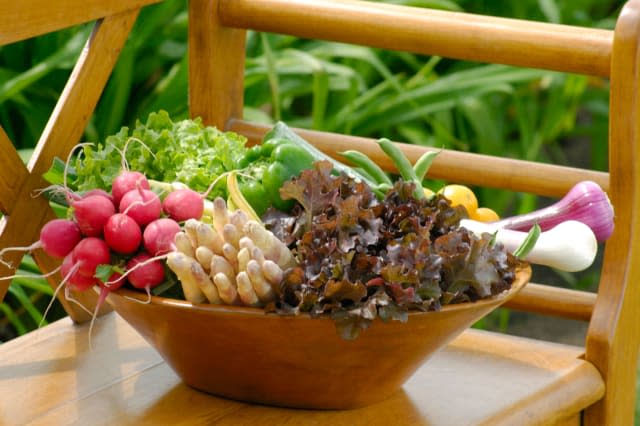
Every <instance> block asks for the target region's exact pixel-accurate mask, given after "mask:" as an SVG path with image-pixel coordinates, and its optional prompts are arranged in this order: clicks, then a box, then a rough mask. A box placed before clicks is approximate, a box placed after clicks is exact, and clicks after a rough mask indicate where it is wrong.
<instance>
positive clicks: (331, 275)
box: [0, 113, 613, 409]
mask: <svg viewBox="0 0 640 426" xmlns="http://www.w3.org/2000/svg"><path fill="white" fill-rule="evenodd" d="M244 142H245V141H244V140H243V138H242V137H240V136H239V135H236V134H231V133H224V132H220V131H218V130H216V129H213V128H208V127H204V126H202V124H201V123H200V122H199V121H197V120H184V121H180V122H173V121H171V120H170V118H169V117H168V115H167V114H166V113H158V114H152V115H150V117H149V119H148V121H147V123H146V124H142V123H138V125H137V127H136V129H134V131H133V133H131V134H129V132H128V129H126V128H123V130H122V131H121V132H119V133H118V134H117V135H114V136H112V137H110V138H108V139H107V143H106V144H105V145H104V146H102V145H100V146H98V147H96V148H93V147H90V146H85V147H84V149H83V155H82V156H79V157H78V158H77V159H76V161H75V163H74V164H73V166H70V165H69V164H64V163H62V162H61V161H59V162H58V163H57V169H56V167H55V166H56V164H54V167H53V168H52V170H50V171H49V172H48V173H47V175H46V176H45V177H46V178H47V180H49V182H51V183H52V184H54V190H53V191H52V193H53V194H52V195H53V197H52V198H51V201H52V202H53V203H54V204H55V203H59V204H60V206H61V209H62V213H63V215H64V216H65V218H64V219H62V218H61V219H56V220H55V221H51V222H50V223H49V224H47V225H46V226H45V227H44V228H43V230H42V232H41V234H40V241H38V242H36V243H34V244H33V245H32V246H30V247H26V248H13V249H27V250H32V249H37V248H42V249H43V250H44V251H45V252H46V253H47V254H49V255H50V256H52V257H57V258H59V259H61V261H62V266H61V268H60V272H61V275H62V276H63V280H62V282H61V283H60V288H62V287H63V286H64V288H65V294H68V295H70V293H69V292H70V291H85V290H88V289H90V288H95V289H96V290H97V291H98V292H99V294H100V296H99V300H98V303H97V307H96V312H97V308H98V307H99V306H100V304H101V303H103V302H104V301H105V300H108V302H109V303H110V304H111V305H112V306H113V308H114V310H115V311H116V312H117V313H118V314H120V315H121V316H122V317H123V318H124V319H125V320H126V321H128V322H129V323H130V324H131V325H132V326H133V327H134V328H135V329H136V330H137V331H138V332H139V333H140V334H141V335H142V336H144V338H145V339H146V340H147V341H148V342H149V343H150V344H151V345H152V346H153V347H154V348H155V349H156V350H157V351H158V352H159V353H160V354H161V355H162V357H163V358H164V359H165V360H166V361H167V363H168V364H169V365H170V366H171V367H172V368H173V369H174V370H175V371H176V373H177V374H178V375H179V376H180V377H181V378H182V380H183V381H184V382H185V383H187V384H188V385H190V386H193V387H194V388H196V389H200V390H202V391H205V392H209V393H212V394H215V395H219V396H223V397H228V398H234V399H238V400H242V401H249V402H257V403H263V404H272V405H279V406H288V407H299V408H319V409H343V408H353V407H359V406H363V405H367V404H371V403H374V402H376V401H379V400H381V399H383V398H385V397H386V396H388V395H390V394H391V393H393V392H394V391H396V390H397V389H398V388H399V387H401V386H402V384H403V383H404V381H405V380H406V379H407V378H409V377H410V376H411V374H412V373H413V372H414V371H415V370H416V369H417V368H418V367H419V366H420V365H421V364H422V363H423V362H424V361H425V360H426V359H428V357H429V356H430V355H431V354H433V353H434V352H435V351H437V350H438V349H439V348H441V347H442V346H444V345H445V344H447V342H449V341H451V340H452V339H454V338H455V337H456V336H457V335H459V334H460V333H461V332H462V331H464V330H465V329H466V328H467V327H469V326H470V325H471V324H473V323H474V322H475V321H477V320H479V319H480V318H482V317H483V316H484V315H487V314H488V313H489V312H491V311H492V310H493V309H495V308H496V307H498V306H500V305H501V304H502V303H504V302H505V301H507V300H509V299H510V298H512V297H514V296H515V295H516V294H517V292H518V291H520V290H521V289H522V288H523V287H524V286H525V285H526V283H527V282H528V280H529V277H530V275H531V269H530V268H529V264H528V263H527V260H529V259H530V260H531V261H532V262H533V261H535V263H541V264H546V265H550V266H553V267H557V268H563V269H564V270H567V271H574V270H579V269H581V268H584V267H586V266H588V265H589V264H590V262H592V261H593V258H594V257H595V253H596V250H597V241H596V237H595V235H594V233H593V232H592V228H594V227H595V228H597V229H598V230H600V231H602V232H601V233H600V235H601V237H602V238H606V236H607V235H608V234H609V233H610V231H611V229H612V223H611V220H612V219H611V218H612V217H613V212H612V208H611V206H610V203H609V202H608V199H607V198H606V195H605V194H603V193H602V191H601V190H600V189H599V188H596V187H597V185H595V184H583V185H582V186H581V187H580V188H579V189H576V190H573V191H572V193H571V194H573V195H571V194H570V195H571V197H572V199H571V200H562V201H561V202H560V203H559V204H558V205H556V206H553V207H550V208H547V209H545V210H543V211H540V212H538V213H534V214H532V215H527V216H526V217H518V218H514V219H512V220H511V221H508V220H507V222H505V221H504V220H503V221H500V222H493V223H491V224H485V223H480V222H478V220H479V218H478V217H477V216H474V213H477V212H478V211H479V210H480V209H478V208H477V201H474V202H473V203H471V204H469V205H466V206H465V205H464V204H462V203H457V202H456V201H455V200H453V198H455V197H454V196H453V195H452V194H450V193H449V192H448V191H446V190H445V191H438V193H433V192H431V191H428V190H427V189H426V188H423V187H422V182H423V181H424V178H425V174H426V173H427V170H428V168H429V164H430V162H431V161H432V160H433V158H434V156H435V155H436V153H433V152H428V153H426V154H425V155H423V156H422V157H421V158H420V159H418V161H417V162H416V163H415V164H414V165H411V164H410V163H409V161H408V159H407V158H406V157H405V156H404V155H403V154H402V152H401V151H400V150H399V149H398V147H397V146H396V145H395V144H393V143H392V142H390V141H388V140H381V141H379V142H378V143H379V146H380V148H381V149H382V150H383V151H384V152H385V153H386V154H387V155H388V156H389V157H390V158H391V159H392V160H393V162H394V164H395V165H396V167H397V170H398V172H399V175H398V176H390V175H388V174H387V173H386V172H384V171H383V170H382V169H380V168H379V167H378V166H377V165H376V164H375V163H374V162H373V161H371V160H370V159H368V158H367V157H366V156H364V155H363V154H361V153H359V152H357V151H347V152H345V153H341V154H342V155H343V156H344V158H346V159H347V160H348V161H349V162H350V163H351V164H352V166H353V167H349V166H347V165H345V164H343V163H340V162H338V161H336V160H335V159H332V158H330V157H328V156H327V155H325V154H323V153H321V152H320V151H318V149H317V148H315V147H313V146H312V145H310V144H309V143H308V142H306V141H304V140H302V139H301V138H300V137H299V136H297V135H296V134H295V133H293V132H292V131H291V130H290V129H288V128H287V127H286V126H285V125H284V124H283V123H279V124H277V125H276V126H275V127H274V129H273V130H272V131H271V132H269V133H268V134H267V135H266V136H265V140H264V141H263V143H262V144H260V145H256V146H253V147H251V148H246V147H245V146H244ZM56 170H57V172H56ZM54 178H55V179H54ZM60 183H62V185H60ZM67 183H68V184H67ZM455 187H456V188H463V189H465V191H466V195H468V196H466V197H464V198H465V199H469V198H471V199H472V200H474V197H473V194H472V192H471V190H469V189H468V188H465V187H462V186H461V185H455ZM449 188H451V187H449ZM443 189H447V187H445V188H443ZM596 190H598V191H596ZM56 195H57V197H56ZM574 199H575V200H574ZM574 201H575V202H574ZM578 205H584V207H585V208H586V209H587V210H584V209H582V208H580V211H581V212H583V210H584V212H583V213H582V214H581V215H580V217H584V218H592V217H594V216H595V217H602V218H606V221H604V220H603V221H600V222H602V223H595V224H593V223H591V224H589V223H587V224H585V223H583V222H581V221H576V220H565V219H564V218H565V217H566V216H567V215H568V213H571V212H569V211H568V210H569V207H570V210H571V211H572V212H575V211H576V209H577V208H578ZM595 207H598V208H599V209H600V210H601V211H602V214H600V213H598V214H595V215H594V214H591V213H590V212H592V211H594V208H595ZM559 216H562V218H563V219H562V223H560V224H557V222H558V217H559ZM469 218H471V219H475V220H469ZM530 223H535V224H537V225H536V226H533V227H532V228H531V231H530V232H529V233H527V232H523V231H524V230H526V229H527V228H529V227H530V226H529V225H528V224H530ZM603 223H604V224H605V225H606V226H600V225H602V224H603ZM596 225H597V226H596ZM561 226H565V228H563V229H560V227H561ZM567 226H568V228H567ZM540 228H542V230H541V229H540ZM542 231H544V232H542ZM562 233H564V234H570V235H571V238H564V237H561V235H562ZM578 236H582V237H581V238H578ZM536 241H538V242H539V243H540V244H538V245H536ZM559 243H563V244H565V245H563V246H561V248H558V247H559V245H558V244H559ZM4 250H10V249H4ZM558 253H561V255H558ZM0 255H1V252H0ZM0 257H1V256H0ZM90 330H91V327H90ZM372 390H374V391H372Z"/></svg>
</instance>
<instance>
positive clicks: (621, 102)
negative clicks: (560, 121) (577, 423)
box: [585, 0, 640, 426]
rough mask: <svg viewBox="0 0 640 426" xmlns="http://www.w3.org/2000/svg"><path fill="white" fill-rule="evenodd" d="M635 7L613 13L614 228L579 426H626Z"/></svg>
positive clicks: (634, 280) (630, 408)
mask: <svg viewBox="0 0 640 426" xmlns="http://www.w3.org/2000/svg"><path fill="white" fill-rule="evenodd" d="M639 46H640V0H633V1H630V2H628V3H627V4H626V5H625V7H624V8H623V10H622V12H621V13H620V17H619V19H618V22H617V25H616V29H615V38H614V43H613V53H612V63H611V94H610V107H609V170H610V172H611V175H610V182H611V187H610V196H611V201H612V203H613V205H614V206H615V207H616V229H615V231H614V233H613V235H612V237H611V239H610V240H609V241H608V243H607V247H606V251H605V256H604V266H603V269H602V273H601V277H600V285H599V291H598V300H597V303H596V306H595V308H594V311H593V317H592V320H591V323H590V325H589V330H588V333H587V345H586V349H587V352H586V358H587V360H589V361H591V362H593V363H594V365H595V366H596V367H597V368H598V370H600V372H601V373H602V375H603V376H604V378H605V383H606V389H607V392H606V394H605V397H604V399H603V400H602V401H600V402H599V403H598V404H596V405H594V406H593V407H590V408H589V409H588V410H587V411H586V413H585V414H586V415H585V424H587V425H593V426H595V425H603V424H607V425H609V424H610V425H622V424H631V422H632V419H633V415H634V407H635V401H636V399H635V395H636V377H635V374H634V372H635V371H636V365H637V359H638V343H639V342H640V327H638V316H637V309H638V301H639V300H640V286H639V285H638V282H639V281H640V262H638V259H640V231H639V230H638V223H640V167H639V166H638V153H640V94H639V89H640V67H639V66H638V64H639V63H640V47H639Z"/></svg>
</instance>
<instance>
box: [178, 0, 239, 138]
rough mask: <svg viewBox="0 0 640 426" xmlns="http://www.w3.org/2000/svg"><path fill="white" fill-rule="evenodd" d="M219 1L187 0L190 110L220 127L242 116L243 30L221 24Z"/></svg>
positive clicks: (195, 115)
mask: <svg viewBox="0 0 640 426" xmlns="http://www.w3.org/2000/svg"><path fill="white" fill-rule="evenodd" d="M218 3H219V1H218V0H191V1H190V2H189V112H190V115H191V117H200V118H202V121H203V122H204V123H205V124H208V125H213V126H216V127H218V128H220V129H223V128H224V127H225V126H226V123H227V121H228V120H229V119H231V118H242V107H243V101H244V96H243V94H244V78H243V76H244V60H245V53H244V51H245V48H244V45H245V37H246V31H245V30H239V29H235V28H228V27H224V26H223V25H222V24H221V23H220V20H219V17H218V14H217V8H218Z"/></svg>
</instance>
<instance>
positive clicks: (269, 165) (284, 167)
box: [239, 139, 318, 216]
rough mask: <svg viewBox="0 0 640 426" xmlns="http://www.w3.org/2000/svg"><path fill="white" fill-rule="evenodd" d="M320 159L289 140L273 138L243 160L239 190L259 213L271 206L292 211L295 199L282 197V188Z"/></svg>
mask: <svg viewBox="0 0 640 426" xmlns="http://www.w3.org/2000/svg"><path fill="white" fill-rule="evenodd" d="M317 160H318V159H317V158H316V157H314V156H313V155H312V154H311V153H310V152H308V151H307V150H305V149H304V148H302V147H300V146H298V145H296V144H295V143H293V142H291V141H289V140H287V139H270V140H268V141H266V142H265V143H263V144H262V145H256V146H254V147H252V148H251V149H250V150H249V151H248V152H247V154H246V155H245V157H244V158H243V160H242V161H241V163H240V164H241V167H245V169H244V171H243V172H242V174H241V175H240V179H239V188H240V192H242V195H243V196H244V197H245V199H246V200H247V202H248V203H249V204H251V206H252V207H253V209H254V210H255V211H256V213H257V214H258V215H259V216H262V214H264V212H265V211H266V210H267V209H268V208H269V207H270V206H273V207H275V208H276V209H278V210H282V211H288V210H291V208H292V207H293V204H294V201H293V200H286V201H285V200H283V199H282V198H280V188H281V187H282V185H283V184H284V183H285V182H286V181H288V180H289V179H291V178H292V177H295V176H298V175H299V174H300V173H301V172H302V171H303V170H305V169H310V168H311V167H312V165H313V163H314V161H317Z"/></svg>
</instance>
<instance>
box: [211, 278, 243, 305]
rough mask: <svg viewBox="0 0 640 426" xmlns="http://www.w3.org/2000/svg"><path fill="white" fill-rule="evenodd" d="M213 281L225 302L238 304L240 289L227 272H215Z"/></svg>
mask: <svg viewBox="0 0 640 426" xmlns="http://www.w3.org/2000/svg"><path fill="white" fill-rule="evenodd" d="M213 283H214V284H215V285H216V287H217V288H218V294H219V295H220V299H222V301H223V302H224V303H226V304H227V305H237V304H238V303H239V302H240V298H239V297H238V290H237V289H236V286H235V285H234V284H233V283H232V282H231V280H230V279H229V277H228V276H227V275H226V274H224V273H222V272H218V273H217V274H215V275H214V276H213Z"/></svg>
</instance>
